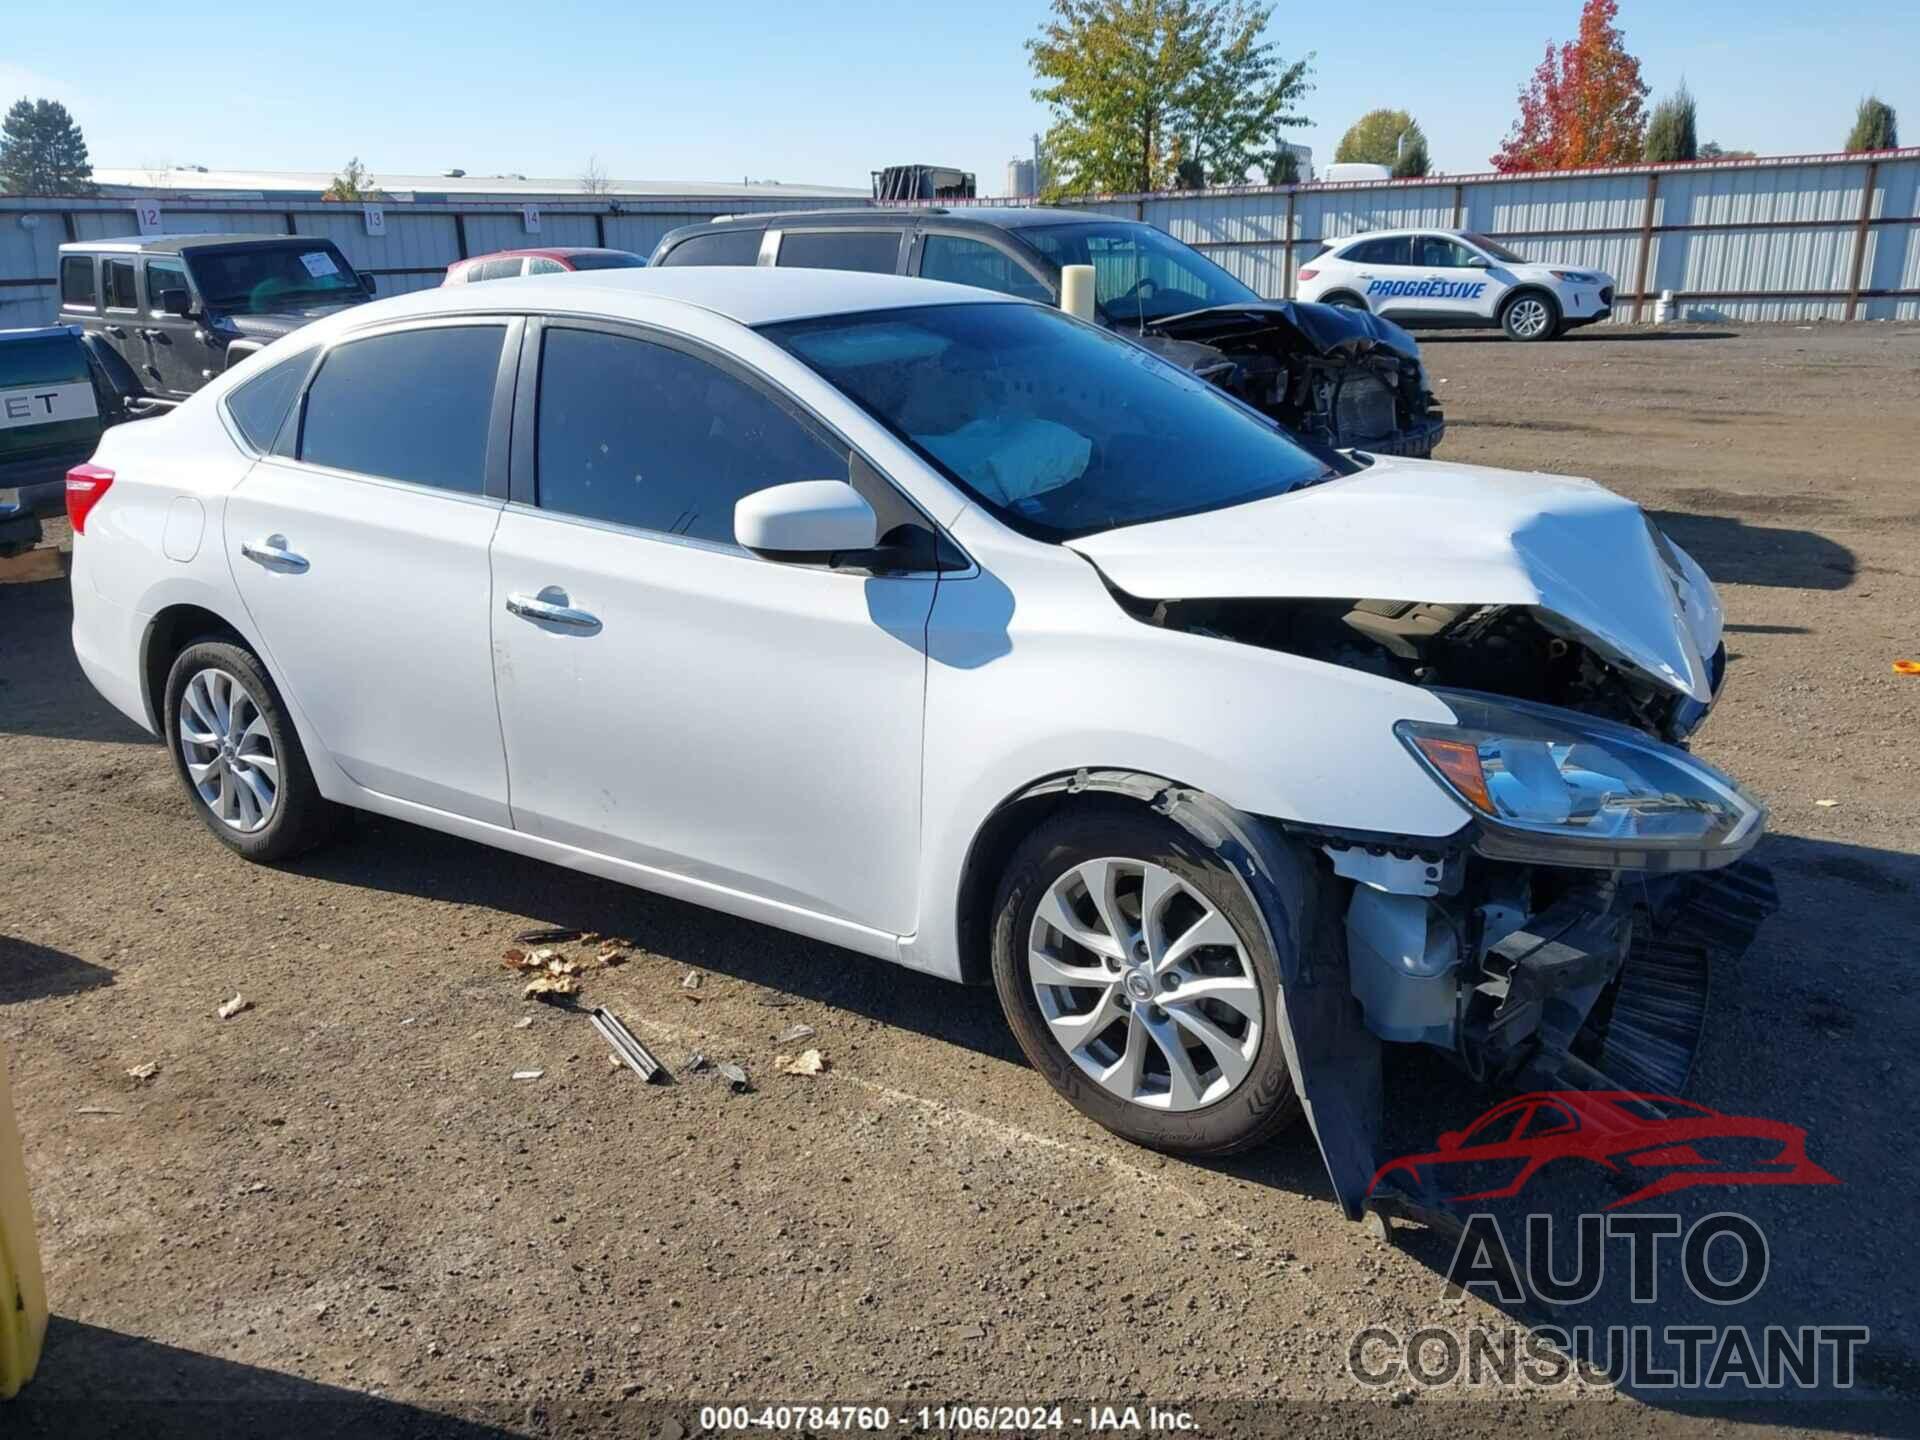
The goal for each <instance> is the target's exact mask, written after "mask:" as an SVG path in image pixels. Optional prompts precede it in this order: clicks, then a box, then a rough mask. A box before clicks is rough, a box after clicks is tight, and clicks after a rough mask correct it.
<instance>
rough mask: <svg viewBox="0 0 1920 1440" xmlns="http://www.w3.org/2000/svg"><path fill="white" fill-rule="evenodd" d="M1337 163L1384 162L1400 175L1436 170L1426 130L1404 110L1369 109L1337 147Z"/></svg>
mask: <svg viewBox="0 0 1920 1440" xmlns="http://www.w3.org/2000/svg"><path fill="white" fill-rule="evenodd" d="M1333 161H1334V164H1336V165H1351V164H1361V165H1385V166H1386V167H1387V168H1388V169H1389V170H1391V171H1392V172H1393V173H1394V176H1395V177H1396V178H1397V179H1414V178H1418V177H1419V176H1422V175H1427V174H1431V173H1432V171H1433V157H1432V156H1431V155H1430V154H1429V153H1428V152H1427V136H1426V132H1425V131H1424V130H1422V129H1421V128H1420V123H1419V122H1418V121H1417V120H1415V119H1414V118H1413V116H1411V115H1409V114H1408V113H1407V112H1406V111H1404V110H1385V109H1381V110H1369V111H1368V112H1367V113H1366V114H1364V115H1362V116H1361V117H1360V118H1359V119H1358V120H1356V121H1354V122H1353V124H1351V125H1349V126H1348V127H1347V133H1346V134H1344V135H1342V136H1341V137H1340V143H1339V145H1337V146H1335V147H1334V152H1333Z"/></svg>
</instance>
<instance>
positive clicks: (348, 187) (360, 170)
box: [320, 155, 387, 200]
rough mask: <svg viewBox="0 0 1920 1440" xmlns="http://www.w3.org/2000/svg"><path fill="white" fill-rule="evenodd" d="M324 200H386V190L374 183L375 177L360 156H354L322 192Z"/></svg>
mask: <svg viewBox="0 0 1920 1440" xmlns="http://www.w3.org/2000/svg"><path fill="white" fill-rule="evenodd" d="M320 198H321V199H322V200H384V199H386V198H387V193H386V191H384V190H382V189H381V188H380V187H379V186H378V185H376V184H374V183H373V177H372V176H371V175H369V174H367V167H366V166H364V165H362V164H361V163H360V157H359V156H358V155H356V156H354V157H353V158H352V159H351V160H349V161H347V168H346V169H344V170H342V171H341V172H340V173H339V174H338V175H336V176H334V177H333V183H332V184H331V185H329V186H327V188H326V189H325V190H322V191H321V192H320Z"/></svg>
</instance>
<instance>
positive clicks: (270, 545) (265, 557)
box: [240, 535, 307, 575]
mask: <svg viewBox="0 0 1920 1440" xmlns="http://www.w3.org/2000/svg"><path fill="white" fill-rule="evenodd" d="M240 553H241V554H242V555H244V556H246V557H247V559H249V560H251V561H253V562H254V564H256V565H264V566H266V567H267V568H268V569H269V570H287V571H290V572H292V573H293V574H295V575H298V574H300V573H301V572H303V571H304V570H305V569H306V568H307V557H306V556H304V555H296V554H294V553H293V551H291V550H289V549H288V548H287V537H286V536H284V535H269V536H267V538H266V539H264V540H242V541H241V542H240Z"/></svg>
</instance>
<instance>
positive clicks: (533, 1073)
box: [513, 1070, 547, 1080]
mask: <svg viewBox="0 0 1920 1440" xmlns="http://www.w3.org/2000/svg"><path fill="white" fill-rule="evenodd" d="M546 1073H547V1072H546V1071H544V1070H516V1071H514V1072H513V1078H514V1079H516V1080H538V1079H539V1078H540V1077H541V1076H542V1075H544V1074H546Z"/></svg>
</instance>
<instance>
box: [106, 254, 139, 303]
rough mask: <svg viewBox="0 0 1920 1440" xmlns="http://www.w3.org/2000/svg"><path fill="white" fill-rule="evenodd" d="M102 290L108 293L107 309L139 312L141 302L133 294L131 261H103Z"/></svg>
mask: <svg viewBox="0 0 1920 1440" xmlns="http://www.w3.org/2000/svg"><path fill="white" fill-rule="evenodd" d="M100 278H101V288H102V289H104V290H105V291H106V292H107V309H109V310H137V309H139V308H140V301H139V300H138V299H137V298H136V297H135V295H134V293H133V262H132V261H131V260H103V261H101V262H100Z"/></svg>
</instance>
